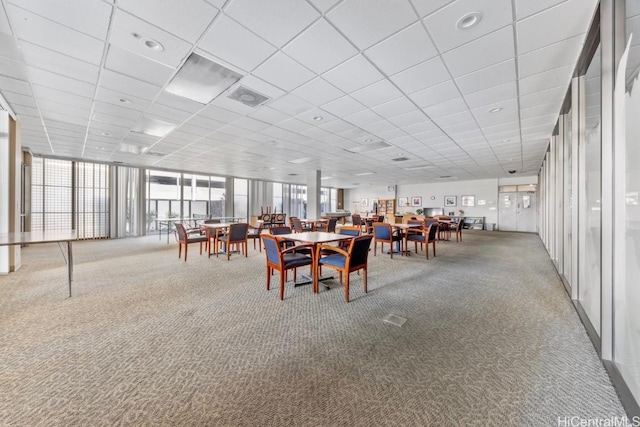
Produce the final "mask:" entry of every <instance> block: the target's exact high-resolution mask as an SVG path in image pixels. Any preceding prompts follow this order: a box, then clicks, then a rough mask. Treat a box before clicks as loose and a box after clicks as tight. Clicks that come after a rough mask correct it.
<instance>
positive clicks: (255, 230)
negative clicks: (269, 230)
mask: <svg viewBox="0 0 640 427" xmlns="http://www.w3.org/2000/svg"><path fill="white" fill-rule="evenodd" d="M262 230H264V223H263V222H262V221H260V222H259V223H258V226H257V227H254V226H253V225H250V226H249V232H248V233H247V239H251V240H253V249H254V250H255V249H256V240H257V241H258V249H260V252H262V244H261V242H260V234H262Z"/></svg>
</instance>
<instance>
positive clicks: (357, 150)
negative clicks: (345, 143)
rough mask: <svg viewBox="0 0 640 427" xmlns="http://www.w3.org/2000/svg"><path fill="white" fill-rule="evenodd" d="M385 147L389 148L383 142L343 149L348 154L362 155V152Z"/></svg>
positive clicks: (389, 145) (388, 145)
mask: <svg viewBox="0 0 640 427" xmlns="http://www.w3.org/2000/svg"><path fill="white" fill-rule="evenodd" d="M387 147H391V144H389V143H388V142H384V141H378V142H372V143H370V144H364V145H358V146H356V147H352V148H345V149H344V150H345V151H348V152H350V153H362V152H364V151H369V150H377V149H380V148H387Z"/></svg>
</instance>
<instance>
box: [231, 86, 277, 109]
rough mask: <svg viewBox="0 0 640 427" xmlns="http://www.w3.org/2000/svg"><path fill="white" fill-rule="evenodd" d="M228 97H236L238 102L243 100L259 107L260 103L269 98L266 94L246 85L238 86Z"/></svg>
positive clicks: (244, 102) (249, 104)
mask: <svg viewBox="0 0 640 427" xmlns="http://www.w3.org/2000/svg"><path fill="white" fill-rule="evenodd" d="M228 98H231V99H235V100H236V101H238V102H242V103H243V104H244V105H248V106H249V107H257V106H258V105H260V104H262V103H264V102H265V101H267V100H269V98H267V97H266V96H264V95H262V94H259V93H258V92H254V91H253V90H251V89H247V88H246V87H244V86H238V87H237V88H236V89H235V90H234V91H233V92H231V93H230V94H229V95H228Z"/></svg>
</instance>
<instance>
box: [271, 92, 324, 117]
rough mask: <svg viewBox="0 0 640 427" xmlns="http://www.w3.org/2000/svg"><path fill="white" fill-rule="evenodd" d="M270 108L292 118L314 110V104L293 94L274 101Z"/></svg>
mask: <svg viewBox="0 0 640 427" xmlns="http://www.w3.org/2000/svg"><path fill="white" fill-rule="evenodd" d="M269 107H271V108H274V109H276V110H279V111H282V112H283V113H286V114H289V115H291V116H297V115H298V114H302V113H304V112H305V111H309V110H311V109H312V108H314V106H313V105H312V104H310V103H308V102H307V101H304V100H302V99H300V98H298V97H297V96H295V95H292V94H289V95H285V96H282V97H280V98H278V99H276V100H274V101H271V102H270V103H269Z"/></svg>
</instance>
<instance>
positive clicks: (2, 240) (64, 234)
mask: <svg viewBox="0 0 640 427" xmlns="http://www.w3.org/2000/svg"><path fill="white" fill-rule="evenodd" d="M72 240H78V236H77V234H76V232H75V230H51V231H26V232H24V233H0V246H9V245H22V244H27V243H54V242H70V241H72Z"/></svg>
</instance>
